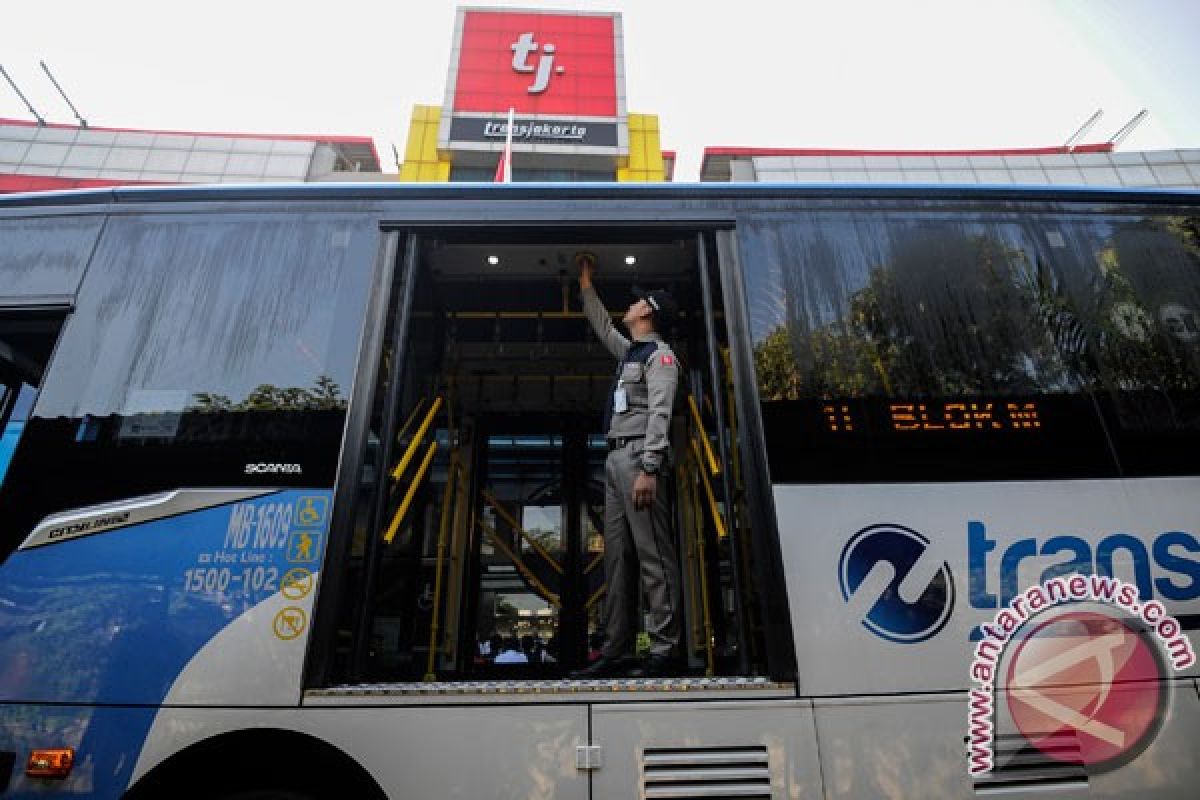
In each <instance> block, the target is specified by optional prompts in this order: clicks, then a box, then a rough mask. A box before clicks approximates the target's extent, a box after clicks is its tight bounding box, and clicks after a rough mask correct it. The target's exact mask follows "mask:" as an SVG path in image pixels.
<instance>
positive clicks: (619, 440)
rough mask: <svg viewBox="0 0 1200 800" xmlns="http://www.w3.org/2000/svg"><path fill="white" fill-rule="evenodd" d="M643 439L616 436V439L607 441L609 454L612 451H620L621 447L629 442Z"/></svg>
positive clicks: (641, 437)
mask: <svg viewBox="0 0 1200 800" xmlns="http://www.w3.org/2000/svg"><path fill="white" fill-rule="evenodd" d="M645 438H646V437H645V436H617V437H614V438H612V439H609V440H608V449H609V452H611V451H613V450H620V449H621V448H622V447H624V446H625V445H627V444H629V443H630V442H633V441H636V440H638V439H645Z"/></svg>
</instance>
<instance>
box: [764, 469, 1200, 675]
mask: <svg viewBox="0 0 1200 800" xmlns="http://www.w3.org/2000/svg"><path fill="white" fill-rule="evenodd" d="M1197 498H1200V478H1143V479H1130V480H1088V481H1055V482H1042V483H1017V482H1012V483H1008V482H991V483H974V484H968V483H952V484H873V485H836V486H834V485H823V486H797V485H777V486H776V487H775V503H776V508H777V509H778V514H779V531H780V544H781V547H782V550H783V558H784V563H785V567H786V570H787V575H788V598H789V602H790V604H791V613H792V626H793V629H794V630H795V631H796V652H797V658H798V660H799V676H800V683H801V691H802V693H803V694H805V695H846V694H851V695H853V694H877V693H883V692H931V691H946V690H964V689H966V688H968V686H969V685H970V683H971V675H970V672H969V670H970V660H971V656H972V653H973V651H974V648H975V645H976V640H977V638H978V635H979V633H978V630H977V629H978V626H979V625H980V624H982V623H988V622H991V621H992V619H993V617H994V616H995V615H996V613H997V612H998V611H999V610H1000V606H1001V605H1002V604H1004V605H1007V603H1008V601H1009V600H1010V599H1011V597H1012V596H1014V595H1015V594H1016V593H1017V592H1020V591H1022V590H1024V589H1026V588H1028V587H1030V586H1033V585H1035V584H1037V583H1039V582H1041V581H1042V580H1043V578H1044V577H1045V576H1046V575H1047V570H1050V573H1049V574H1051V575H1052V574H1054V573H1056V572H1062V571H1064V570H1065V571H1067V572H1070V571H1078V572H1081V573H1085V574H1088V573H1094V572H1097V571H1101V572H1103V571H1104V570H1105V569H1106V568H1107V565H1109V564H1111V567H1112V572H1113V574H1114V575H1115V576H1116V577H1118V578H1120V579H1122V580H1124V581H1128V582H1131V583H1132V582H1135V581H1136V582H1137V583H1138V584H1139V586H1141V588H1142V589H1143V595H1145V594H1146V593H1149V595H1150V597H1146V596H1143V597H1142V598H1141V600H1142V602H1145V601H1147V600H1149V599H1150V598H1151V597H1152V598H1153V599H1155V600H1158V601H1160V602H1162V603H1163V605H1164V606H1165V607H1166V610H1167V612H1168V613H1170V614H1173V615H1175V616H1176V617H1178V618H1179V619H1180V622H1181V623H1183V625H1184V626H1185V629H1186V627H1187V626H1188V625H1189V624H1192V623H1193V622H1194V621H1195V620H1196V619H1197V616H1196V615H1197V614H1200V544H1198V543H1197V534H1200V504H1198V503H1197ZM914 534H915V536H914ZM854 573H857V574H859V575H864V576H865V577H863V578H862V581H863V582H862V583H861V584H860V585H858V587H857V589H854V590H853V591H844V590H843V583H844V581H843V577H842V576H843V575H844V574H854ZM944 573H948V576H949V577H948V578H945V577H944ZM938 581H944V583H946V584H948V587H949V591H948V592H946V593H942V594H938V593H935V592H932V591H929V592H924V590H927V589H929V587H931V586H933V585H934V584H935V582H938ZM851 583H853V581H851ZM848 588H849V587H848ZM923 592H924V593H923ZM1192 639H1193V646H1194V645H1195V642H1194V639H1195V637H1194V636H1192ZM1175 674H1176V675H1188V676H1196V675H1197V674H1200V667H1198V666H1197V665H1195V664H1193V665H1192V666H1191V667H1190V668H1189V669H1187V670H1185V671H1184V672H1182V673H1175Z"/></svg>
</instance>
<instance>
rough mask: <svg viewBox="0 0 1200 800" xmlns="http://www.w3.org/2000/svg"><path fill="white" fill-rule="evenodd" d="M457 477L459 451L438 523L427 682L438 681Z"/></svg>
mask: <svg viewBox="0 0 1200 800" xmlns="http://www.w3.org/2000/svg"><path fill="white" fill-rule="evenodd" d="M457 476H458V451H454V452H452V453H451V454H450V466H449V467H448V468H447V469H446V489H445V491H444V492H443V493H442V518H441V520H440V521H439V522H438V541H437V562H436V563H435V566H434V576H433V610H432V612H431V613H432V620H431V623H430V627H429V660H428V661H427V662H426V663H425V680H427V681H436V680H437V673H435V672H434V670H433V667H434V665H435V664H436V663H437V654H438V649H439V648H438V634H439V633H440V632H441V628H440V626H439V625H438V609H439V608H440V606H441V599H442V563H443V562H444V561H445V560H446V535H447V532H448V531H449V530H450V503H451V501H452V500H453V499H454V488H455V484H456V483H457Z"/></svg>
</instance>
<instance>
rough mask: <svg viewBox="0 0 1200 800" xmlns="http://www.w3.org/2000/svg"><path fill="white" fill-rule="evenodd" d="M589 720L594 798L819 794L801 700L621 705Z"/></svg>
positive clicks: (811, 734) (808, 714)
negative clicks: (598, 756)
mask: <svg viewBox="0 0 1200 800" xmlns="http://www.w3.org/2000/svg"><path fill="white" fill-rule="evenodd" d="M592 717H593V719H592V731H593V743H594V744H598V745H600V746H601V747H602V748H603V759H604V766H603V767H601V768H600V769H599V770H598V771H597V772H596V774H595V777H594V778H593V783H592V789H593V795H594V796H595V797H597V798H608V797H644V796H647V795H650V793H651V791H652V790H655V789H656V790H657V791H658V792H659V793H660V794H655V795H653V796H656V797H659V796H662V797H693V796H696V797H701V796H703V797H707V796H721V797H732V796H736V797H743V796H745V797H762V796H766V795H767V794H768V793H769V794H770V796H771V797H779V798H790V799H791V800H799V798H818V797H823V796H824V795H823V793H822V788H821V771H820V765H819V763H818V759H817V743H816V738H815V728H814V725H813V714H812V705H811V704H810V703H809V702H808V701H806V700H796V699H788V700H780V699H775V700H758V701H720V702H692V703H682V702H673V703H636V704H631V703H622V704H612V705H597V706H595V707H594V708H593V711H592ZM664 792H666V794H663V793H664ZM670 792H674V793H673V794H671V793H670ZM724 792H728V794H725V793H724ZM710 793H712V794H710Z"/></svg>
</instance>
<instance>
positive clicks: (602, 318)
mask: <svg viewBox="0 0 1200 800" xmlns="http://www.w3.org/2000/svg"><path fill="white" fill-rule="evenodd" d="M576 263H577V264H578V265H579V285H580V288H581V289H582V295H583V311H584V314H585V316H587V318H588V322H590V323H591V325H592V330H594V331H595V332H596V335H597V336H599V337H600V341H602V342H603V343H604V346H605V347H607V348H608V350H609V352H611V353H612V354H613V355H614V356H616V357H617V359H618V361H619V363H618V365H617V374H616V377H615V379H614V381H613V387H612V390H611V391H610V392H609V395H608V400H607V403H606V405H605V411H604V432H605V436H606V438H607V440H608V459H607V460H606V462H605V465H604V473H605V496H604V572H605V577H606V579H607V581H608V594H607V596H606V598H605V603H604V606H605V617H606V618H607V628H606V631H605V641H604V646H603V647H602V648H601V657H600V659H599V660H597V661H596V662H595V663H593V664H592V665H591V666H590V667H588V668H587V669H585V670H581V671H579V672H577V673H574V675H573V677H577V678H606V677H617V676H628V677H668V676H670V675H672V674H674V673H677V672H678V670H679V668H680V666H681V665H680V663H679V659H678V651H679V644H680V630H681V620H680V613H679V612H680V609H681V607H682V605H681V597H682V596H681V593H680V583H679V582H680V578H679V557H678V555H677V553H676V548H675V537H674V535H673V533H672V526H671V515H670V508H669V506H668V488H669V479H670V472H669V469H668V467H669V464H668V456H669V453H668V449H669V447H670V439H669V431H670V425H671V408H672V406H673V405H674V402H675V387H676V385H677V384H678V383H679V362H678V360H677V359H676V357H675V354H674V353H673V352H671V348H670V346H668V345H667V343H666V342H664V341H663V338H662V333H663V332H664V331H666V330H667V329H668V327H669V326H670V325H671V323H672V321H673V319H674V317H675V315H676V313H677V311H678V307H677V306H676V304H675V301H674V299H673V298H672V297H671V295H670V294H668V293H667V292H666V291H662V290H656V291H650V292H638V291H637V290H636V289H635V293H637V294H638V300H637V301H636V302H634V303H633V304H632V305H630V306H629V309H628V310H627V311H626V312H625V316H624V318H623V319H622V320H621V321H622V323H623V324H624V325H625V327H626V329H628V331H629V334H630V337H631V338H632V341H631V340H630V339H627V338H625V337H624V336H622V335H621V333H620V332H619V331H617V330H616V329H615V328H614V327H613V324H612V318H611V317H610V316H609V313H608V310H607V309H606V308H605V307H604V304H603V303H601V302H600V298H599V297H598V296H597V295H596V290H595V289H594V288H593V287H592V270H593V268H594V267H595V263H596V262H595V257H594V256H592V255H591V254H588V253H581V254H579V255H578V256H576ZM643 594H644V595H645V598H646V611H647V616H648V618H649V619H648V625H647V627H648V628H649V630H648V633H649V634H650V655H649V658H647V659H646V661H645V662H644V663H642V664H641V665H640V666H639V665H638V664H637V662H634V661H633V660H632V656H633V652H634V640H635V637H636V635H637V632H638V630H639V628H640V627H641V626H640V625H639V624H638V606H639V603H638V600H639V597H640V596H641V595H643Z"/></svg>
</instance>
